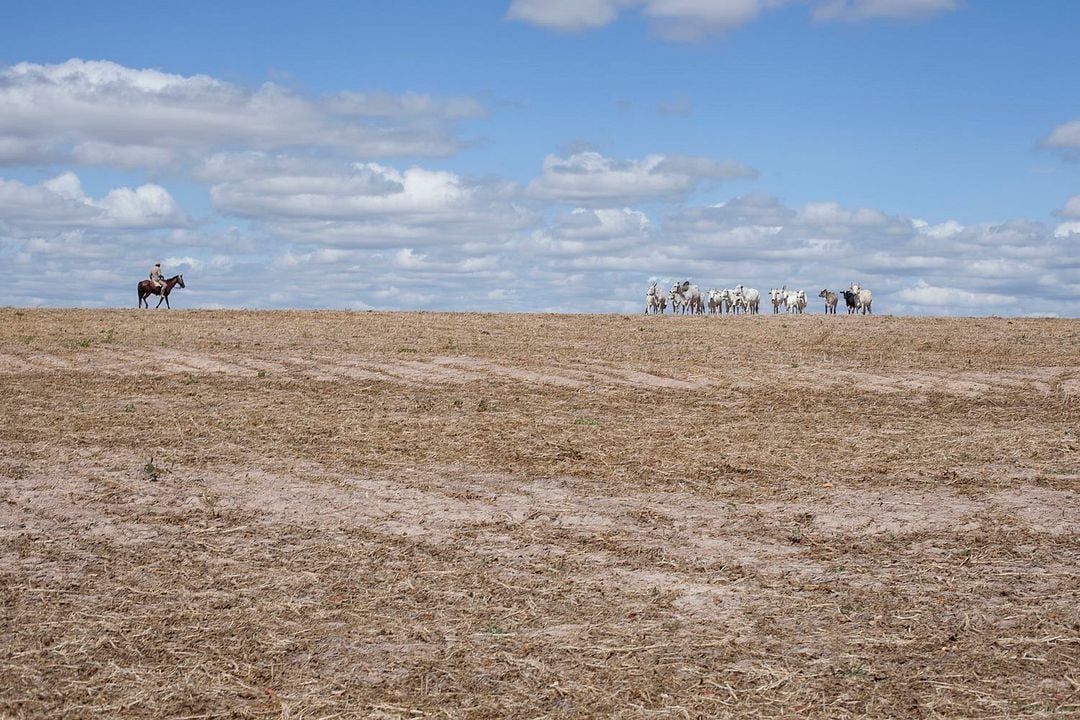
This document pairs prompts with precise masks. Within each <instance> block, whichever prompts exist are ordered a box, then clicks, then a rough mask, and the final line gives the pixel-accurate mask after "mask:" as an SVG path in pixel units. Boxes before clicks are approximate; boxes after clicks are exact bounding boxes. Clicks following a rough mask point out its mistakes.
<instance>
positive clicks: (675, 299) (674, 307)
mask: <svg viewBox="0 0 1080 720" xmlns="http://www.w3.org/2000/svg"><path fill="white" fill-rule="evenodd" d="M667 297H668V304H669V305H671V314H672V315H678V314H679V310H681V309H682V300H681V299H680V298H679V296H678V295H676V294H675V293H674V292H669V293H668V296H667Z"/></svg>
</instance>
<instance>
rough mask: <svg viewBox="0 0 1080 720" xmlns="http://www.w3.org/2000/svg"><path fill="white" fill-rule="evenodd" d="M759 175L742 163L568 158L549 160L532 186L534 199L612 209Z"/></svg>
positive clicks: (597, 156) (656, 157)
mask: <svg viewBox="0 0 1080 720" xmlns="http://www.w3.org/2000/svg"><path fill="white" fill-rule="evenodd" d="M756 174H757V173H756V171H755V170H753V169H752V168H749V167H747V166H745V165H742V164H740V163H736V162H731V161H727V162H717V161H715V160H710V159H708V158H700V157H689V156H681V155H672V156H665V155H650V156H648V157H646V158H644V159H642V160H615V159H612V158H608V157H605V156H603V155H601V154H600V153H597V152H581V153H577V154H574V155H571V156H570V157H568V158H565V159H564V158H560V157H557V156H555V155H549V156H547V157H546V158H545V159H544V164H543V171H542V173H541V175H540V177H538V178H536V179H535V180H533V181H532V182H531V183H529V186H528V188H527V192H528V194H529V195H530V196H532V197H536V198H542V199H545V200H557V201H561V202H568V203H575V204H589V205H612V204H621V203H628V202H636V201H641V200H658V199H670V198H678V197H682V196H685V195H686V194H687V193H689V192H690V191H692V190H693V189H694V188H696V187H697V186H698V185H700V184H701V183H703V182H706V181H710V180H734V179H739V178H752V177H755V176H756Z"/></svg>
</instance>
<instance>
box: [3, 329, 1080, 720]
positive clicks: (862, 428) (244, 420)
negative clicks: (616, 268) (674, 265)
mask: <svg viewBox="0 0 1080 720" xmlns="http://www.w3.org/2000/svg"><path fill="white" fill-rule="evenodd" d="M673 356H674V357H679V358H681V359H680V361H679V362H677V363H672V362H670V361H669V358H671V357H673ZM1078 396H1080V323H1078V322H1076V321H1050V320H1019V319H1017V320H1003V319H989V320H971V319H950V320H943V319H940V320H939V319H921V320H916V319H900V318H888V317H875V318H849V317H844V316H840V317H836V318H824V317H821V316H803V317H800V318H788V317H771V316H768V317H766V316H762V317H759V318H722V319H717V318H697V319H692V318H671V317H667V318H641V317H621V316H549V315H532V316H524V315H517V316H512V315H476V314H404V313H395V314H382V313H321V312H320V313H299V312H273V313H271V312H216V311H215V312H201V311H200V312H177V311H172V312H168V313H167V312H156V313H154V312H146V311H144V312H142V313H138V312H134V311H71V310H68V311H30V310H21V311H20V310H10V309H9V310H0V448H2V454H0V483H2V484H0V588H2V589H0V598H2V606H0V716H4V717H60V716H63V717H95V718H96V717H155V718H156V717H177V718H178V717H187V718H201V717H282V718H322V717H386V718H409V717H421V716H434V717H455V718H456V717H493V716H503V717H582V716H614V717H661V718H666V717H676V718H681V717H722V716H739V717H756V716H759V717H780V716H791V717H795V716H799V717H819V718H836V717H899V716H908V717H959V716H964V717H970V716H1010V717H1031V718H1036V717H1066V716H1077V715H1080V686H1078V683H1080V671H1078V669H1077V668H1078V667H1080V580H1078V577H1077V567H1078V560H1080V552H1078V551H1080V537H1078V533H1080V497H1078V495H1077V490H1078V484H1080V475H1078V473H1080V452H1078V448H1080V437H1078V430H1077V428H1078V426H1080V414H1078V412H1077V407H1078V402H1077V397H1078Z"/></svg>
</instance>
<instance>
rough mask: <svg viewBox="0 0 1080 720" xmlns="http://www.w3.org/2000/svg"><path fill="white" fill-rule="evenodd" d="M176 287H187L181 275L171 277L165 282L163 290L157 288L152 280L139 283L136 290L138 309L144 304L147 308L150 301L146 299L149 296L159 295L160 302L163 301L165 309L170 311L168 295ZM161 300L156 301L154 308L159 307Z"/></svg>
mask: <svg viewBox="0 0 1080 720" xmlns="http://www.w3.org/2000/svg"><path fill="white" fill-rule="evenodd" d="M176 285H179V286H180V287H187V285H185V284H184V276H183V275H173V276H172V277H171V278H169V279H168V280H166V281H165V287H163V288H159V287H158V286H157V283H155V282H154V281H153V280H143V281H142V282H140V283H139V288H138V289H139V307H142V306H143V304H144V303H145V304H146V307H148V308H149V307H150V301H149V300H147V299H146V298H148V297H150V296H151V295H160V296H161V300H164V301H165V307H166V308H167V309H170V310H171V309H172V308H170V307H169V293H171V292H172V289H173V287H174V286H176ZM161 300H158V301H157V305H155V306H154V307H155V308H159V307H161Z"/></svg>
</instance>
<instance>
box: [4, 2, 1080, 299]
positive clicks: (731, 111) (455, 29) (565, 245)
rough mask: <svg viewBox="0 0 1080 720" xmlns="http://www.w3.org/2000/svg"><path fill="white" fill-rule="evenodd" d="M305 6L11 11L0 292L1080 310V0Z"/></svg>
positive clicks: (68, 5) (69, 6)
mask: <svg viewBox="0 0 1080 720" xmlns="http://www.w3.org/2000/svg"><path fill="white" fill-rule="evenodd" d="M311 5H312V7H300V6H298V5H297V4H295V3H285V2H261V3H247V2H233V3H208V2H189V3H185V4H183V5H179V4H177V5H167V4H160V3H159V4H154V5H153V6H149V5H147V4H146V3H108V2H105V3H98V4H90V3H72V2H52V3H49V4H48V5H42V4H31V3H20V4H13V5H12V6H11V7H9V8H5V11H4V22H3V23H2V24H0V73H2V74H0V261H3V264H2V265H0V304H9V305H88V306H99V305H105V306H112V305H127V304H130V303H129V301H130V297H129V295H131V289H130V287H129V286H130V285H132V284H133V282H134V281H135V280H137V279H138V278H139V277H141V276H142V275H143V274H144V273H145V271H146V267H145V266H148V265H149V264H150V263H151V262H153V261H154V260H165V261H166V271H170V270H173V271H177V272H184V273H185V277H186V278H187V280H188V283H189V285H190V288H189V289H188V290H186V291H185V296H186V297H185V298H184V300H183V301H181V302H180V303H178V304H180V305H182V306H189V307H190V306H203V307H217V306H224V307H232V306H246V307H355V308H368V307H373V308H393V309H398V308H400V309H418V308H427V309H437V308H446V309H493V308H494V309H506V310H557V311H581V310H595V311H617V312H632V311H638V309H639V307H640V306H641V305H642V298H643V293H644V288H645V287H646V286H647V285H648V284H649V282H650V281H652V280H657V281H660V282H661V283H663V284H665V285H669V284H670V283H671V282H673V281H674V280H678V279H682V278H690V279H692V280H693V281H695V282H698V283H699V284H701V285H702V286H703V287H725V286H730V285H734V284H736V283H739V282H741V283H743V284H745V285H748V286H755V287H759V288H761V289H762V290H767V289H768V288H769V287H772V286H779V285H781V284H787V285H788V286H789V287H792V286H798V287H804V288H805V289H806V290H808V291H811V290H812V291H813V294H816V291H817V290H818V289H820V287H824V286H829V287H835V286H837V285H840V284H843V285H846V284H847V283H849V282H852V281H854V280H858V281H860V282H862V284H864V285H870V286H871V287H874V288H875V293H876V296H877V299H876V302H875V307H876V308H878V307H880V309H881V310H882V311H885V312H895V313H902V314H980V315H981V314H1007V315H1012V314H1031V313H1034V314H1060V315H1067V316H1076V315H1077V314H1080V300H1078V297H1080V259H1078V258H1080V162H1077V159H1078V157H1080V92H1077V91H1078V90H1080V86H1078V79H1077V75H1076V68H1077V67H1080V44H1077V43H1076V42H1075V29H1076V28H1077V27H1080V4H1077V3H1074V2H1065V1H1064V0H1053V1H1045V2H1039V3H1030V4H1029V3H1024V4H1021V3H1015V2H1004V1H998V2H990V1H987V2H980V1H979V0H966V1H961V0H807V1H798V0H792V1H788V2H785V1H784V0H711V1H706V0H576V2H562V1H561V0H547V1H546V2H537V1H535V0H514V1H513V2H508V1H503V2H473V3H410V2H395V3H356V2H335V3H312V4H311ZM151 8H152V11H151ZM162 78H165V79H164V80H163V79H162ZM110 113H115V117H112V116H111V115H110ZM5 118H6V119H5ZM73 179H74V180H73ZM80 269H82V270H84V271H85V278H86V282H85V283H84V284H82V285H80V286H79V287H78V289H76V288H75V287H72V286H70V284H65V283H61V284H60V287H59V289H57V284H56V283H55V282H53V281H54V280H55V279H56V278H58V277H62V276H63V275H64V273H70V272H75V271H77V270H80ZM328 275H329V276H333V277H334V278H335V282H337V283H338V285H337V287H338V288H339V292H336V293H334V294H333V295H332V296H328V295H327V294H326V292H325V290H324V288H325V283H326V278H327V276H328ZM230 288H238V289H237V290H231V289H230ZM265 288H273V290H272V291H270V292H268V291H266V290H265Z"/></svg>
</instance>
